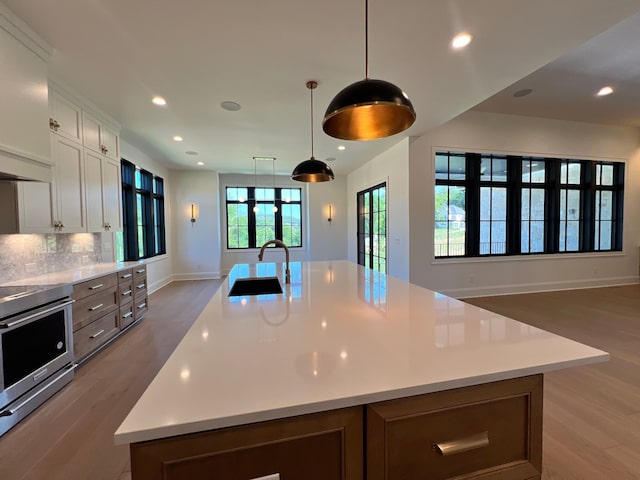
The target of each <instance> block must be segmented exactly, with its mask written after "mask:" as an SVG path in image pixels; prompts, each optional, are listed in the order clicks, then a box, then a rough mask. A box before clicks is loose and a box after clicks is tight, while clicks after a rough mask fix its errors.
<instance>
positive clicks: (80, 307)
mask: <svg viewBox="0 0 640 480" xmlns="http://www.w3.org/2000/svg"><path fill="white" fill-rule="evenodd" d="M117 309H118V288H117V287H116V286H115V285H114V286H111V287H109V289H108V290H106V291H104V292H100V293H96V294H95V295H91V296H89V297H85V298H82V299H80V300H77V301H76V302H75V303H74V304H73V329H74V330H78V329H80V328H82V327H84V326H86V325H89V324H90V323H92V322H93V321H95V320H96V319H97V318H99V317H102V316H103V315H105V314H106V313H107V312H110V311H116V310H117Z"/></svg>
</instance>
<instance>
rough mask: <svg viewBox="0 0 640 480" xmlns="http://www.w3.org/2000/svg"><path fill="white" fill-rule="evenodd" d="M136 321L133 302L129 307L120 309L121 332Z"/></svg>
mask: <svg viewBox="0 0 640 480" xmlns="http://www.w3.org/2000/svg"><path fill="white" fill-rule="evenodd" d="M135 319H136V317H135V315H134V306H133V302H129V303H128V304H127V305H125V306H123V307H120V318H119V322H120V323H119V326H120V330H124V329H125V328H127V327H128V326H129V325H131V324H132V323H133V321H134V320H135Z"/></svg>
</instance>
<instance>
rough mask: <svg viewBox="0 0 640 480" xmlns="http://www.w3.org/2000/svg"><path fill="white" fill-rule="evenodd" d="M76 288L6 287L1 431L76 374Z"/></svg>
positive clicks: (1, 319) (1, 304)
mask: <svg viewBox="0 0 640 480" xmlns="http://www.w3.org/2000/svg"><path fill="white" fill-rule="evenodd" d="M72 288H73V287H72V286H71V285H47V286H20V287H0V435H3V434H4V433H5V432H6V431H7V430H9V429H10V428H11V427H13V426H14V425H15V424H17V423H18V422H19V421H20V420H22V419H23V418H24V417H26V416H27V415H28V414H29V413H30V412H32V411H33V410H34V409H35V408H37V407H38V406H39V405H41V404H42V403H43V402H44V401H45V400H47V399H48V398H49V397H51V396H52V395H53V394H54V393H55V392H57V391H58V390H60V388H62V387H63V386H64V385H66V384H67V383H69V382H70V381H71V379H72V378H73V373H74V364H73V329H72V318H71V311H72V310H71V304H72V303H73V301H72V300H71V298H70V295H71V292H72Z"/></svg>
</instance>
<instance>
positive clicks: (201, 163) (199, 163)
mask: <svg viewBox="0 0 640 480" xmlns="http://www.w3.org/2000/svg"><path fill="white" fill-rule="evenodd" d="M196 165H200V166H202V165H204V162H196Z"/></svg>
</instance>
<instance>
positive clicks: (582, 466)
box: [465, 285, 640, 480]
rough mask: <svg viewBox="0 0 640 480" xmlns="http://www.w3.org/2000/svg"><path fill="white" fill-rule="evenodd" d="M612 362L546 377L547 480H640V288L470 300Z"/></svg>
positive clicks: (545, 475)
mask: <svg viewBox="0 0 640 480" xmlns="http://www.w3.org/2000/svg"><path fill="white" fill-rule="evenodd" d="M465 301H467V302H469V303H472V304H474V305H478V306H480V307H482V308H486V309H488V310H491V311H494V312H497V313H500V314H503V315H505V316H507V317H511V318H515V319H517V320H520V321H522V322H525V323H528V324H531V325H535V326H537V327H540V328H543V329H545V330H548V331H551V332H554V333H557V334H559V335H563V336H565V337H569V338H572V339H574V340H577V341H579V342H582V343H586V344H587V345H591V346H594V347H596V348H600V349H603V350H605V351H607V352H609V353H610V354H611V359H610V360H609V361H608V362H606V363H601V364H596V365H592V366H585V367H578V368H571V369H567V370H560V371H557V372H550V373H548V374H546V375H545V394H544V398H545V404H544V441H543V477H542V478H543V479H544V480H560V479H562V480H574V479H575V480H591V479H593V480H600V479H602V480H609V479H611V480H613V479H615V480H626V479H640V285H632V286H623V287H609V288H598V289H586V290H573V291H565V292H549V293H537V294H527V295H509V296H501V297H485V298H475V299H467V300H465Z"/></svg>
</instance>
